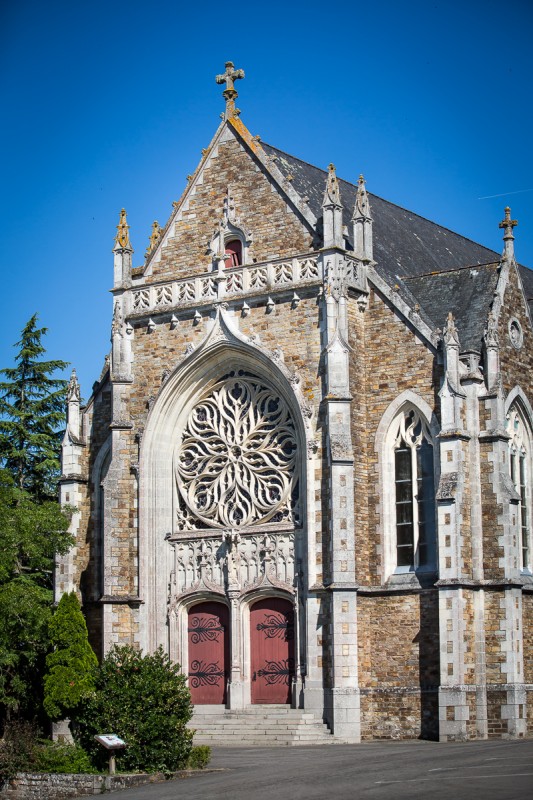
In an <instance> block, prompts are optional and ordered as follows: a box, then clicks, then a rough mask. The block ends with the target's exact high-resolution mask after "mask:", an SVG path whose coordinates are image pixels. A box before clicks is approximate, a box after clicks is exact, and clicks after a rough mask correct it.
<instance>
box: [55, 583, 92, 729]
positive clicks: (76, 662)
mask: <svg viewBox="0 0 533 800" xmlns="http://www.w3.org/2000/svg"><path fill="white" fill-rule="evenodd" d="M48 632H49V636H50V643H51V644H52V646H53V647H54V650H53V652H52V653H50V654H49V655H48V656H47V657H46V675H45V677H44V702H43V705H44V710H45V711H46V713H47V714H48V716H49V717H50V719H52V720H58V719H64V718H65V717H68V716H70V714H71V713H72V711H74V710H75V709H76V708H77V707H78V706H79V704H80V703H81V701H82V700H83V699H84V698H86V697H87V696H88V695H89V694H90V693H91V692H92V691H93V689H94V685H95V672H96V667H97V666H98V661H97V658H96V656H95V654H94V652H93V650H92V648H91V645H90V644H89V640H88V637H87V625H86V624H85V618H84V616H83V614H82V612H81V608H80V604H79V601H78V598H77V596H76V593H75V592H71V593H70V594H64V595H63V596H62V598H61V600H60V601H59V604H58V606H57V609H56V611H55V613H54V616H53V617H52V619H51V621H50V624H49V626H48Z"/></svg>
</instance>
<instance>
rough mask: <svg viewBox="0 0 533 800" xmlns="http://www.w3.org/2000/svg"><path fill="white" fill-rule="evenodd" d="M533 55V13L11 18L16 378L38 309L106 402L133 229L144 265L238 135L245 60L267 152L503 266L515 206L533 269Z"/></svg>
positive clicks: (8, 89) (9, 180)
mask: <svg viewBox="0 0 533 800" xmlns="http://www.w3.org/2000/svg"><path fill="white" fill-rule="evenodd" d="M532 37H533V3H531V0H508V1H507V2H506V3H501V2H498V0H462V2H456V0H447V2H440V1H439V2H431V0H427V1H426V2H418V0H416V2H408V0H406V2H403V3H400V2H392V1H391V0H382V1H381V2H379V3H374V4H373V3H369V2H365V3H363V2H355V1H354V0H351V2H345V1H344V0H331V2H329V3H325V2H323V0H322V2H315V1H314V0H309V2H305V3H300V2H293V3H289V2H283V3H282V2H279V0H272V2H270V3H260V4H242V3H241V4H239V3H233V4H229V3H222V2H216V3H215V2H211V1H210V0H205V1H204V2H202V3H181V2H179V1H177V0H175V1H174V2H166V0H165V1H163V2H157V0H153V2H150V3H149V2H137V1H136V0H129V2H127V3H125V2H123V0H122V2H115V0H107V2H101V1H100V0H92V2H85V1H84V0H69V1H68V2H67V0H47V2H43V0H3V2H1V3H0V89H1V95H2V98H3V100H2V111H3V115H2V116H3V123H2V125H1V126H0V179H1V186H2V191H1V194H0V203H1V209H0V211H1V214H0V219H1V221H2V223H1V224H2V229H3V230H2V244H3V246H2V250H1V257H2V261H3V270H2V275H3V285H4V291H3V292H2V314H1V319H2V336H1V339H0V366H2V367H3V366H11V365H12V359H13V355H14V352H15V351H14V349H13V347H12V344H13V342H15V341H16V340H17V339H18V336H19V332H20V330H21V328H22V327H23V325H24V324H25V322H26V321H27V319H28V318H29V317H30V316H31V315H32V314H33V313H34V312H35V311H37V312H38V313H39V317H40V322H41V324H42V325H45V326H47V327H48V328H49V333H48V336H47V339H46V345H47V349H48V353H49V356H50V357H53V358H62V359H64V360H66V361H70V362H71V363H72V365H73V366H75V367H76V369H77V371H78V374H79V376H80V380H81V383H82V394H83V396H84V397H85V398H87V397H88V396H89V395H90V391H91V386H92V383H93V381H94V380H96V379H97V377H98V375H99V373H100V370H101V367H102V365H103V361H104V356H105V354H106V353H107V352H108V350H109V331H110V322H111V308H112V303H111V295H110V294H109V292H108V289H109V288H110V286H111V282H112V266H113V258H112V254H111V248H112V246H113V237H114V234H115V226H116V224H117V222H118V214H119V211H120V209H121V208H122V207H123V206H124V207H125V208H126V209H127V211H128V221H129V223H130V225H131V237H132V243H133V246H134V248H135V251H136V252H135V255H134V265H138V264H141V263H142V259H143V254H144V250H145V248H146V246H147V242H148V236H149V233H150V228H151V223H152V222H153V220H154V219H157V220H158V221H159V222H160V223H161V224H162V225H163V224H164V223H165V221H166V219H167V218H168V216H169V214H170V211H171V207H172V201H173V200H177V199H178V198H179V196H180V195H181V192H182V191H183V189H184V187H185V181H186V176H187V174H189V173H191V172H192V171H193V170H194V168H195V166H196V164H197V162H198V160H199V158H200V151H201V149H202V148H203V147H206V146H207V144H208V143H209V141H210V139H211V137H212V135H213V133H214V131H215V129H216V127H217V125H218V123H219V121H220V120H219V114H220V112H221V111H222V110H223V107H224V103H223V99H222V96H221V91H222V88H223V87H220V86H217V85H216V83H215V80H214V76H215V74H217V73H219V72H223V70H224V62H225V61H227V60H232V61H234V62H235V65H236V67H239V68H242V69H244V70H245V72H246V79H245V80H244V81H239V83H238V84H237V88H238V90H239V99H238V103H237V105H238V107H239V108H240V109H241V110H242V119H243V121H244V123H245V124H246V125H247V127H248V128H249V129H250V130H251V132H252V133H253V134H260V136H261V138H262V139H263V140H264V141H266V142H268V143H270V144H273V145H275V146H276V147H279V148H280V149H282V150H286V151H288V152H290V153H292V154H293V155H296V156H298V157H299V158H302V159H304V160H306V161H309V162H311V163H314V164H317V165H318V166H320V167H323V168H327V165H328V163H329V162H330V161H333V162H334V163H335V164H336V166H337V171H338V174H339V175H340V176H341V177H343V178H345V179H347V180H352V181H355V180H356V179H357V177H358V175H359V173H360V172H363V173H364V175H365V178H366V180H367V187H368V189H369V191H371V192H374V193H375V194H378V195H381V196H382V197H385V198H386V199H388V200H390V201H392V202H395V203H398V204H399V205H402V206H404V207H406V208H409V209H411V210H412V211H415V212H417V213H418V214H421V215H422V216H425V217H428V218H429V219H433V220H434V221H436V222H439V223H440V224H442V225H444V226H446V227H449V228H451V229H452V230H455V231H457V232H459V233H462V234H463V235H466V236H468V237H470V238H472V239H474V240H476V241H479V242H480V243H482V244H484V245H486V246H488V247H491V248H493V249H496V250H498V251H499V250H500V249H501V247H502V242H501V231H500V230H499V229H498V222H499V221H500V220H501V219H502V217H503V208H504V206H505V205H507V204H509V205H511V208H512V213H513V217H514V218H517V219H518V220H519V226H518V227H517V228H516V229H515V235H516V252H517V257H518V259H519V260H520V261H521V262H522V263H524V264H526V265H528V266H531V267H533V163H532V147H531V140H532V129H533V102H532V96H531V95H532V91H531V87H532V85H533V67H532V48H531V41H532ZM495 195H498V196H497V197H495ZM480 198H488V199H480Z"/></svg>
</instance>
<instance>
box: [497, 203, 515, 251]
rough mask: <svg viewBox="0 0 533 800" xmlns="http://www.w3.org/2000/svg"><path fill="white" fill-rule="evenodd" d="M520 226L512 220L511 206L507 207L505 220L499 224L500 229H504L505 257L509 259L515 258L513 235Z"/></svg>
mask: <svg viewBox="0 0 533 800" xmlns="http://www.w3.org/2000/svg"><path fill="white" fill-rule="evenodd" d="M517 225H518V222H517V221H516V220H515V219H511V209H510V208H509V206H506V207H505V219H502V221H501V222H500V224H499V227H500V228H503V230H504V234H503V241H504V251H503V253H504V256H506V257H507V258H513V256H514V242H513V240H514V235H513V228H515V227H516V226H517Z"/></svg>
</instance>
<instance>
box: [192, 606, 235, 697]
mask: <svg viewBox="0 0 533 800" xmlns="http://www.w3.org/2000/svg"><path fill="white" fill-rule="evenodd" d="M187 628H188V637H189V687H190V690H191V699H192V702H193V703H194V704H197V705H203V704H206V705H217V704H222V703H225V702H226V683H227V677H228V664H229V626H228V609H227V607H226V606H225V605H223V604H222V603H212V602H206V603H198V605H197V606H193V607H192V608H191V609H190V610H189V616H188V626H187Z"/></svg>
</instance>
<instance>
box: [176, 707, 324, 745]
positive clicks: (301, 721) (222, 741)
mask: <svg viewBox="0 0 533 800" xmlns="http://www.w3.org/2000/svg"><path fill="white" fill-rule="evenodd" d="M189 727H190V728H192V729H194V730H195V731H196V733H195V736H194V742H195V744H207V745H211V746H213V747H236V746H240V745H243V746H245V747H261V746H262V747H271V746H277V745H279V746H289V745H305V744H321V745H322V744H335V743H336V742H337V741H338V740H336V739H335V738H334V737H333V736H332V735H331V733H330V732H329V730H328V728H327V726H326V725H325V724H324V723H323V722H322V720H319V719H317V718H316V717H315V716H314V715H313V714H312V713H310V712H308V711H303V710H301V709H295V708H290V707H288V706H274V705H272V706H260V705H255V706H250V707H248V708H246V709H243V710H239V711H230V710H229V709H221V708H220V707H219V706H199V707H197V708H196V709H195V711H194V716H193V718H192V720H191V722H190V723H189Z"/></svg>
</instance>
